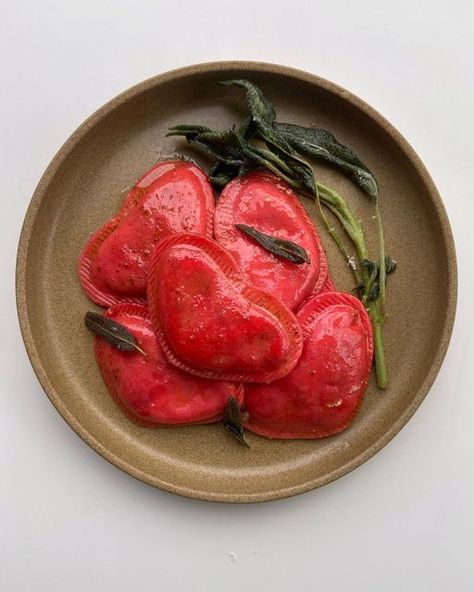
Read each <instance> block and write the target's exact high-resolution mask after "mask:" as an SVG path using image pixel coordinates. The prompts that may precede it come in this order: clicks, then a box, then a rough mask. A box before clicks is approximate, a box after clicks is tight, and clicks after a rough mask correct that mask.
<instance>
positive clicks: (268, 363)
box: [147, 234, 302, 382]
mask: <svg viewBox="0 0 474 592" xmlns="http://www.w3.org/2000/svg"><path fill="white" fill-rule="evenodd" d="M147 293H148V303H149V308H150V314H151V318H152V320H153V324H154V326H155V329H156V331H157V334H158V337H159V339H160V342H161V344H162V347H163V350H164V351H165V354H166V356H167V358H168V360H169V361H170V362H172V363H173V364H176V365H177V366H178V367H179V368H182V369H184V370H187V371H188V372H192V373H193V374H197V375H199V376H205V377H208V378H220V379H225V380H239V381H240V380H246V381H256V382H269V381H271V380H275V379H277V378H280V377H282V376H285V375H286V374H288V372H290V370H292V368H293V367H294V366H295V364H296V362H297V361H298V358H299V356H300V354H301V349H302V333H301V329H300V327H299V324H298V322H297V320H296V317H295V316H294V314H293V313H292V312H291V311H290V310H289V309H288V308H287V307H286V306H285V305H284V304H283V303H282V302H281V301H280V300H279V299H278V298H276V297H275V296H273V295H271V294H268V293H267V292H265V291H263V290H260V289H258V288H255V287H254V286H252V285H251V284H249V283H247V282H246V281H245V279H244V276H243V274H242V273H241V272H240V270H239V268H238V266H237V263H236V262H235V260H234V258H233V257H232V256H231V255H230V254H229V253H227V251H226V250H225V249H224V248H223V247H222V246H220V245H219V244H217V243H216V242H215V241H213V240H210V239H208V238H205V237H202V236H199V235H196V234H181V235H174V236H172V237H169V238H168V239H166V240H165V241H163V242H162V243H160V244H159V245H158V246H157V247H156V249H155V251H154V252H153V255H152V259H151V262H150V271H149V278H148V292H147Z"/></svg>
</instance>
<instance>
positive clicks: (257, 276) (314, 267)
mask: <svg viewBox="0 0 474 592" xmlns="http://www.w3.org/2000/svg"><path fill="white" fill-rule="evenodd" d="M235 224H246V225H247V226H252V227H253V228H255V229H256V230H259V231H260V232H263V233H265V234H269V235H271V236H275V237H278V238H282V239H286V240H291V241H293V242H294V243H297V244H298V245H300V246H301V247H303V248H304V249H305V250H306V252H307V253H308V255H309V259H310V262H309V263H302V264H299V265H296V264H295V263H292V262H291V261H286V260H284V259H280V258H278V257H276V256H275V255H273V254H272V253H270V252H268V251H266V250H265V249H264V248H263V247H261V246H260V245H259V244H257V243H256V242H255V241H253V240H252V239H251V238H250V237H248V236H246V235H244V234H243V233H242V232H241V231H240V230H238V229H237V228H236V227H235ZM214 234H215V237H216V240H217V242H218V243H220V244H221V245H223V246H224V247H225V248H226V249H227V250H228V251H229V252H230V253H231V254H232V255H233V257H234V258H235V260H236V261H237V263H238V264H239V267H240V268H241V269H242V271H243V272H244V275H245V277H246V279H247V280H248V281H249V282H250V283H252V284H253V285H254V286H257V287H258V288H262V289H263V290H266V291H267V292H270V293H271V294H275V295H276V296H278V297H279V298H280V299H281V300H282V301H283V302H284V303H285V304H286V305H287V306H288V307H289V308H291V309H295V308H296V307H297V306H298V305H299V304H300V303H301V302H302V301H303V300H304V299H305V298H307V297H308V296H309V295H310V294H311V292H312V291H313V288H314V287H315V285H316V284H318V285H319V286H321V285H322V284H323V282H324V280H325V278H326V275H327V262H326V255H325V253H324V250H323V248H322V246H321V243H320V241H319V238H318V235H317V234H316V231H315V228H314V225H313V223H312V222H311V220H310V218H309V216H308V214H307V213H306V210H305V209H304V207H303V206H302V205H301V203H300V202H299V200H298V197H297V196H296V194H295V193H294V192H293V190H292V189H291V188H290V187H289V186H288V185H287V184H286V183H284V182H283V181H282V180H281V179H279V178H278V177H276V176H275V175H272V174H270V173H267V172H253V173H250V174H248V175H246V176H245V177H241V178H237V179H234V181H231V182H230V183H229V184H228V185H227V186H226V188H225V189H224V191H223V192H222V194H221V196H220V198H219V201H218V203H217V205H216V211H215V214H214Z"/></svg>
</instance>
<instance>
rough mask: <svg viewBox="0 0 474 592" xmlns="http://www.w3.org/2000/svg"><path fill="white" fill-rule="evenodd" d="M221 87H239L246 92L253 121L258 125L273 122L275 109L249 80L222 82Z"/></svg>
mask: <svg viewBox="0 0 474 592" xmlns="http://www.w3.org/2000/svg"><path fill="white" fill-rule="evenodd" d="M219 84H221V85H222V86H240V87H242V88H244V89H245V90H246V93H247V102H248V104H249V108H250V113H251V115H252V119H253V121H254V122H255V123H256V124H257V126H260V125H271V124H272V123H273V122H274V121H275V117H276V114H275V109H274V108H273V106H272V104H271V103H270V101H269V100H268V99H267V98H266V97H265V95H264V94H263V92H262V90H261V89H260V88H259V87H258V86H257V85H255V84H253V83H252V82H250V80H222V81H220V82H219Z"/></svg>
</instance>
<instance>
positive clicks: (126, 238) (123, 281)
mask: <svg viewBox="0 0 474 592" xmlns="http://www.w3.org/2000/svg"><path fill="white" fill-rule="evenodd" d="M213 212H214V198H213V191H212V188H211V186H210V184H209V182H208V180H207V177H206V175H205V174H204V172H203V171H202V170H201V169H200V168H199V167H198V166H197V165H195V164H193V163H191V162H187V161H182V160H177V161H163V162H160V163H159V164H157V165H156V166H155V167H153V168H152V169H151V170H150V171H148V172H147V173H146V174H145V175H144V176H143V177H142V178H141V179H140V180H139V181H138V182H137V183H136V184H135V186H134V187H133V188H132V189H131V191H130V192H129V193H128V195H127V197H126V198H125V201H124V203H123V206H122V208H121V210H120V211H119V212H118V213H117V214H116V215H115V216H114V217H113V218H110V219H109V220H108V221H107V222H106V223H105V224H104V225H103V226H102V227H101V228H99V230H97V232H95V234H93V236H92V237H91V238H90V239H89V241H88V242H87V244H86V246H85V248H84V250H83V251H82V254H81V257H80V261H79V277H80V281H81V285H82V287H83V289H84V291H85V293H86V294H87V295H88V296H89V298H90V299H91V300H93V301H94V302H96V303H97V304H99V305H101V306H111V305H113V304H115V303H117V302H139V303H144V302H145V295H146V281H147V275H148V264H149V259H150V254H151V252H152V251H153V248H154V247H155V246H156V244H157V243H158V242H159V241H160V240H162V239H163V238H165V237H167V236H169V235H170V234H174V233H177V232H185V231H186V232H196V233H199V234H203V235H207V236H212V216H213Z"/></svg>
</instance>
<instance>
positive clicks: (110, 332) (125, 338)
mask: <svg viewBox="0 0 474 592" xmlns="http://www.w3.org/2000/svg"><path fill="white" fill-rule="evenodd" d="M84 324H85V326H86V327H87V328H88V329H89V330H90V331H92V333H94V335H97V336H98V337H101V338H102V339H105V341H107V343H109V344H110V345H111V346H112V347H115V349H118V350H119V351H122V352H132V351H136V352H139V353H141V354H142V355H144V356H146V353H145V352H144V351H143V350H142V349H141V348H140V347H138V344H137V340H136V339H135V336H134V335H132V334H131V333H130V331H129V330H128V329H127V328H126V327H124V326H123V325H121V324H120V323H117V322H116V321H114V320H112V319H109V318H107V317H104V316H102V315H101V314H98V313H96V312H87V313H86V316H85V318H84Z"/></svg>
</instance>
